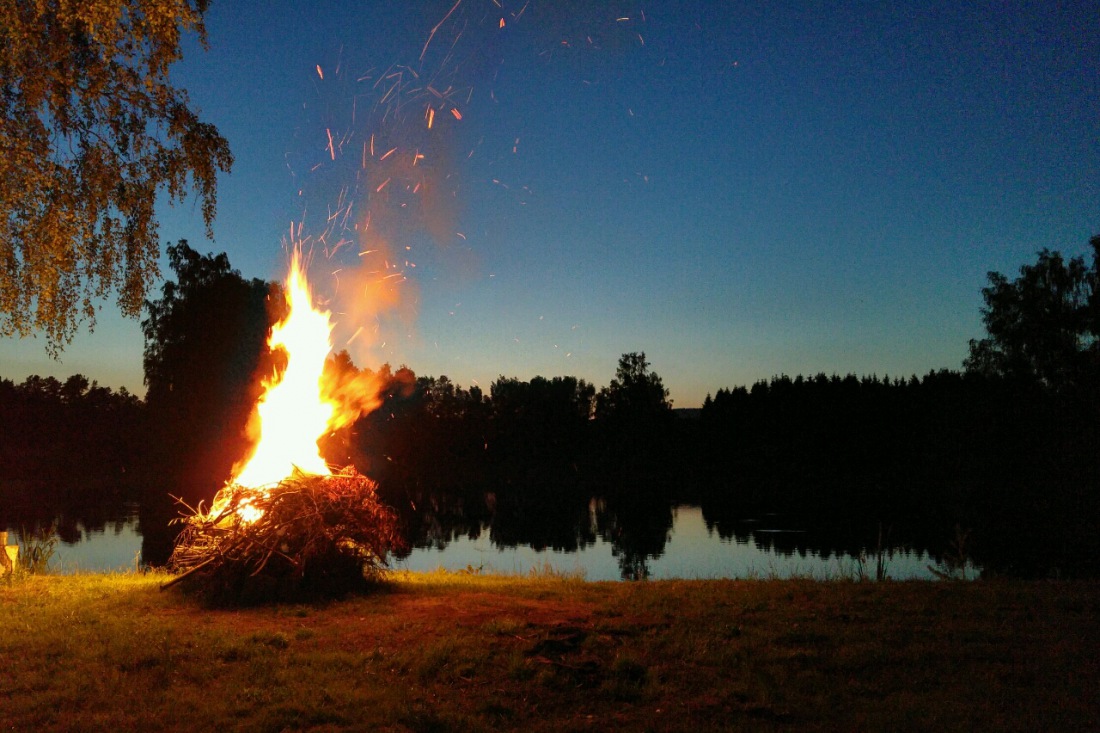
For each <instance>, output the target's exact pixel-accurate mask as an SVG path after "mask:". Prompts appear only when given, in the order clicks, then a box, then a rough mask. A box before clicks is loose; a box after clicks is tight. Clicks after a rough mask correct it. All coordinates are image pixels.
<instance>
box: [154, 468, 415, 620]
mask: <svg viewBox="0 0 1100 733" xmlns="http://www.w3.org/2000/svg"><path fill="white" fill-rule="evenodd" d="M376 489H377V485H376V484H375V483H374V482H373V481H371V480H370V479H368V478H367V477H365V476H362V475H360V474H358V473H357V472H356V471H355V469H354V468H351V467H348V468H345V469H343V470H342V471H340V472H338V473H336V474H333V475H319V474H309V473H302V472H299V471H296V472H295V473H294V474H292V475H291V476H289V477H288V478H285V479H283V480H282V481H280V482H278V484H275V485H273V486H268V487H264V488H259V489H255V488H249V487H245V486H240V485H237V484H229V485H227V486H226V487H225V488H223V489H222V490H221V491H220V492H219V493H218V495H217V496H216V497H215V500H214V504H213V507H212V508H211V510H210V511H209V513H206V512H203V511H202V507H201V506H200V507H199V509H197V510H194V513H193V514H192V515H191V516H185V517H181V518H180V519H178V520H176V521H177V522H181V523H182V524H184V529H183V531H182V532H181V533H180V536H179V538H178V539H177V540H176V547H175V550H174V551H173V552H172V556H171V557H170V558H169V561H168V566H169V569H170V570H172V571H174V572H177V573H179V574H178V575H177V576H176V577H174V578H172V579H171V580H169V581H168V582H166V583H165V584H164V585H163V586H162V587H164V588H167V587H169V586H172V585H175V584H177V583H182V584H184V585H185V587H186V586H190V587H194V588H196V589H197V590H198V591H199V592H200V593H201V594H202V595H204V596H206V597H207V598H209V599H211V600H214V601H223V602H240V601H258V600H273V599H283V598H288V597H296V596H303V595H305V596H308V595H332V594H338V593H344V592H349V591H353V590H357V589H361V588H363V587H365V586H366V584H367V583H369V581H370V580H372V579H375V578H377V576H378V575H379V574H380V573H381V572H382V571H383V569H384V568H385V566H386V556H387V554H388V553H389V551H390V550H393V549H397V548H398V547H400V546H401V545H402V544H403V541H402V540H401V538H400V537H399V535H398V534H397V531H396V528H397V517H396V514H395V512H394V511H393V509H391V508H390V507H388V506H386V505H384V504H383V503H381V502H380V501H379V499H378V496H377V493H376Z"/></svg>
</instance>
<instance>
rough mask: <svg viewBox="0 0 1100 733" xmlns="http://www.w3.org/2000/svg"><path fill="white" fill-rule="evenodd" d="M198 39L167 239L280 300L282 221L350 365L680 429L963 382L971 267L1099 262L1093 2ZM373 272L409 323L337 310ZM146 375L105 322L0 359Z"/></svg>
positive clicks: (595, 6)
mask: <svg viewBox="0 0 1100 733" xmlns="http://www.w3.org/2000/svg"><path fill="white" fill-rule="evenodd" d="M206 20H207V27H208V32H209V46H210V48H209V50H208V51H206V52H203V51H202V50H201V49H200V48H199V46H198V44H197V43H196V42H195V39H194V38H191V39H188V41H187V42H186V44H185V48H184V60H183V61H182V62H180V63H179V64H177V65H176V66H175V67H174V70H173V81H174V82H175V83H176V84H177V85H179V86H182V87H184V88H185V89H187V90H188V92H189V95H190V98H191V101H192V103H193V105H194V106H195V107H197V108H198V109H199V110H200V112H201V116H202V118H203V119H204V120H205V121H208V122H211V123H213V124H214V125H215V126H217V127H218V129H219V130H220V132H221V133H222V134H223V135H224V136H225V137H226V138H227V139H228V141H229V143H230V146H231V148H232V151H233V153H234V155H235V157H236V162H235V164H234V166H233V170H232V172H231V173H230V174H228V175H223V176H222V177H221V178H220V179H219V190H218V194H219V201H218V218H217V221H216V222H215V226H214V234H215V241H213V242H211V241H209V240H207V239H206V238H205V235H204V233H203V227H202V221H201V216H200V215H199V211H198V206H197V203H196V202H197V199H196V198H195V197H193V196H192V197H189V198H188V199H187V200H185V201H184V202H183V203H182V204H180V205H177V206H175V207H169V206H168V202H167V201H165V202H164V204H163V205H162V206H160V208H159V212H160V223H161V228H160V235H161V240H162V242H163V243H164V244H168V243H171V242H174V241H176V240H178V239H187V240H188V241H189V242H190V244H191V246H192V247H193V248H195V249H197V250H199V251H200V252H203V253H206V252H215V253H217V252H223V251H224V252H226V253H227V254H228V256H229V259H230V262H231V263H232V265H233V267H234V268H235V269H238V270H240V271H241V273H242V275H244V276H245V277H250V278H251V277H261V278H265V279H275V280H281V279H283V277H284V276H285V273H286V268H287V262H288V256H287V247H288V232H289V231H290V227H291V223H292V222H294V226H295V227H298V226H300V232H301V237H302V239H303V240H304V241H305V242H306V243H307V245H309V244H312V245H313V260H312V267H311V269H310V276H311V279H312V281H313V283H314V287H315V290H316V295H317V298H318V299H319V300H320V301H323V302H325V303H328V305H329V307H331V308H332V309H333V310H334V312H336V314H337V315H336V316H335V319H336V320H337V321H338V326H337V330H336V332H335V337H336V348H337V349H340V348H347V349H348V350H349V351H350V352H351V354H352V357H353V359H354V360H355V362H356V363H357V364H358V365H359V366H366V367H371V368H375V367H377V366H378V365H380V364H381V363H382V362H389V363H390V364H392V365H393V366H394V367H395V368H396V367H397V366H398V365H400V364H407V365H408V366H409V367H411V368H412V369H413V371H415V372H416V373H417V374H418V375H434V376H439V375H447V376H448V377H450V378H451V380H452V381H454V382H457V383H459V384H461V385H463V386H469V385H471V384H475V383H476V384H478V385H480V386H482V387H483V388H484V389H486V391H487V390H488V388H489V386H490V384H491V383H492V382H493V380H495V379H496V378H497V377H498V376H500V375H504V376H516V377H519V378H520V379H530V378H531V377H533V376H535V375H543V376H547V377H553V376H562V375H574V376H577V377H580V378H583V379H587V380H589V381H590V382H592V383H594V384H595V385H596V386H597V387H600V386H604V385H606V384H607V383H608V382H609V381H610V380H611V379H612V378H613V377H614V372H615V367H616V364H617V361H618V358H619V356H620V355H621V354H623V353H624V352H630V351H644V352H645V353H646V355H647V357H648V359H649V361H650V362H651V364H652V368H653V369H654V370H655V371H656V372H657V373H658V374H660V375H661V377H662V378H663V380H664V382H665V386H666V387H668V388H669V389H670V391H671V397H672V399H673V401H674V406H676V407H696V406H698V405H700V404H701V403H702V401H703V399H704V397H705V396H706V394H707V393H713V392H715V391H716V390H718V389H719V388H721V387H734V386H739V385H751V384H752V383H753V382H755V381H757V380H760V379H767V378H770V377H772V376H773V375H777V374H789V375H791V376H793V375H795V374H804V375H810V374H815V373H818V372H825V373H827V374H832V373H837V374H842V375H843V374H847V373H856V374H860V375H863V374H877V375H878V376H880V377H881V376H883V375H885V374H888V375H890V376H891V377H908V376H909V375H911V374H917V375H922V374H925V373H927V372H928V371H929V370H931V369H940V368H950V369H958V368H960V367H961V363H962V360H963V358H964V357H965V356H966V353H967V341H968V340H969V339H971V338H980V337H981V336H982V334H983V332H982V326H981V318H980V312H979V309H980V308H981V306H982V298H981V288H982V287H983V286H984V285H985V284H986V273H987V271H989V270H998V271H1001V272H1004V273H1006V274H1009V275H1010V276H1014V275H1015V274H1016V273H1017V272H1018V270H1019V268H1020V266H1021V265H1023V264H1027V263H1030V262H1033V261H1034V260H1035V254H1036V252H1037V251H1038V250H1040V249H1042V248H1044V247H1046V248H1050V249H1058V250H1061V251H1062V252H1063V253H1064V254H1066V255H1079V254H1084V253H1085V251H1086V249H1087V244H1088V239H1089V237H1090V236H1091V235H1094V234H1100V3H1097V2H1069V3H1059V2H1050V1H1044V2H1035V3H1023V2H982V3H960V2H955V1H954V0H953V1H951V2H942V3H939V2H936V3H933V2H905V3H869V2H866V3H865V2H857V3H821V2H790V3H757V2H745V3H741V2H686V1H685V2H674V1H671V0H669V1H665V2H655V1H654V2H635V1H627V2H553V1H551V0H529V2H526V1H524V0H520V1H514V0H499V2H498V1H497V0H459V2H458V4H457V5H456V4H455V0H442V2H435V1H434V0H433V1H431V2H384V3H380V2H360V3H354V2H339V3H337V2H310V3H290V2H270V0H264V1H262V2H261V1H255V2H253V1H249V0H234V1H233V2H229V1H228V0H215V1H214V2H213V3H212V6H211V8H210V11H209V12H208V14H207V16H206ZM502 21H503V27H502ZM433 29H434V33H433ZM429 87H431V88H430V89H429ZM429 107H431V108H432V112H431V113H430V114H432V115H434V117H433V120H432V121H433V125H432V128H431V129H430V130H429V129H428V125H427V116H428V114H429V112H428V108H429ZM372 135H374V136H375V145H374V150H373V153H372V152H371V150H370V140H371V136H372ZM330 140H331V143H330ZM390 148H396V149H397V150H396V151H395V152H394V153H393V154H391V156H390V158H389V159H386V160H383V159H382V157H383V156H384V155H385V153H386V151H387V150H389V149H390ZM417 154H422V155H423V156H424V157H423V158H416V157H415V156H416V155H417ZM399 160H400V161H404V162H403V163H401V164H400V165H396V164H395V163H396V162H397V161H399ZM413 160H415V161H416V167H415V169H414V167H413V166H412V161H413ZM364 162H365V163H366V166H365V167H364ZM418 183H419V184H421V185H420V188H419V189H417V187H416V184H418ZM349 207H350V208H349ZM330 214H331V215H332V216H331V217H330ZM368 216H369V217H370V218H369V223H368ZM297 231H298V230H296V233H297ZM341 242H344V244H341ZM334 250H335V251H334ZM362 252H368V254H360V253H362ZM383 259H384V260H385V261H386V262H383ZM387 264H388V267H387V266H386V265H387ZM162 269H163V270H164V274H165V275H170V274H171V273H170V272H169V271H168V269H167V266H166V263H165V265H164V266H163V268H162ZM333 273H336V274H335V275H334V274H333ZM383 275H391V276H392V277H391V278H390V279H389V280H387V281H386V282H387V283H388V284H391V285H392V286H393V288H395V290H394V291H393V292H395V293H396V295H397V296H398V297H399V299H400V304H399V305H398V307H396V308H393V309H390V310H386V311H383V312H377V313H376V312H374V311H373V310H367V311H363V310H362V309H359V308H353V307H352V305H351V304H350V301H349V300H347V299H346V297H345V296H346V295H347V294H348V292H349V291H351V290H352V289H353V287H352V285H351V283H354V282H359V283H360V284H362V283H365V282H368V281H369V279H370V278H371V277H382V276H383ZM153 295H154V297H156V296H159V285H158V289H157V291H156V292H155V293H154V294H153ZM360 328H362V330H361V331H360ZM353 336H354V338H353ZM349 339H352V340H351V341H350V343H349ZM142 346H143V341H142V334H141V329H140V324H139V322H137V321H126V320H123V319H122V318H121V316H119V315H118V314H117V308H116V307H115V305H114V303H113V302H111V301H108V302H105V303H104V308H103V311H102V314H101V316H100V322H99V325H98V327H97V328H96V330H95V332H94V333H93V334H88V333H87V332H86V329H85V330H84V332H82V333H81V335H80V336H78V337H77V339H76V340H75V341H74V342H73V343H72V344H70V345H69V346H68V347H67V348H66V350H65V352H64V353H63V355H62V358H61V361H60V363H58V362H54V361H52V360H50V359H49V358H48V357H47V355H46V353H45V347H44V341H43V339H42V338H41V337H39V338H37V339H33V338H27V339H22V340H19V339H4V340H0V376H2V377H5V378H9V379H14V380H15V381H17V382H21V381H22V380H23V379H24V378H25V377H26V376H27V375H29V374H42V375H47V374H54V375H56V376H58V377H59V378H64V377H66V376H68V375H70V374H74V373H82V374H84V375H85V376H87V377H89V378H90V379H94V380H98V381H99V383H100V384H101V385H105V386H110V387H113V388H118V387H121V386H125V387H127V388H128V389H130V390H131V391H135V392H138V393H144V388H143V386H142V371H141V352H142Z"/></svg>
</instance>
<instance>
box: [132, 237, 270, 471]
mask: <svg viewBox="0 0 1100 733" xmlns="http://www.w3.org/2000/svg"><path fill="white" fill-rule="evenodd" d="M168 261H169V265H170V266H171V268H172V270H173V271H174V272H175V273H176V281H174V282H173V281H171V280H169V281H167V282H165V283H164V285H163V288H162V297H161V298H160V299H158V300H155V301H147V302H146V303H145V308H146V312H147V314H148V317H147V318H146V319H145V320H144V321H142V324H141V326H142V329H143V330H144V332H145V355H144V367H145V384H146V386H147V388H148V389H147V392H146V396H145V399H146V404H147V405H148V408H149V411H150V417H151V418H152V420H153V421H154V422H155V424H156V430H155V432H157V433H158V434H161V435H160V437H159V438H158V437H156V436H151V437H153V438H154V439H155V440H156V443H157V447H158V449H159V451H160V459H161V461H162V462H163V463H164V464H165V465H166V466H171V465H173V464H177V463H179V464H181V465H186V466H187V467H188V471H192V472H193V471H198V472H199V474H198V475H196V476H195V477H194V478H193V479H192V480H193V481H195V482H196V483H199V482H209V481H215V482H216V483H220V482H221V481H224V480H225V479H227V478H228V472H229V470H230V469H231V468H232V465H233V463H234V461H236V460H238V459H239V458H240V457H241V456H242V455H243V454H244V452H245V448H246V443H245V442H244V440H245V426H246V424H247V421H248V418H249V415H250V414H251V412H252V410H253V408H254V406H255V404H256V400H257V399H258V397H259V395H260V393H261V391H262V387H261V385H260V379H261V376H265V375H267V374H270V373H271V370H272V368H273V364H272V359H273V358H274V357H273V355H272V353H271V352H270V350H269V349H268V347H267V337H268V334H269V331H270V327H271V324H272V323H274V322H276V321H278V320H280V319H282V318H283V317H285V311H286V303H285V300H284V299H283V298H282V297H272V296H273V295H280V294H281V291H280V290H279V286H278V285H277V284H276V283H268V282H265V281H263V280H261V279H259V278H253V279H251V280H245V279H244V278H243V277H241V274H240V273H239V272H238V271H236V270H233V269H232V268H231V267H230V265H229V258H228V257H227V256H226V255H225V253H222V254H219V255H217V256H215V255H213V254H206V255H200V254H199V253H198V252H196V251H195V250H193V249H191V247H190V246H188V244H187V242H186V241H184V240H180V241H179V242H177V243H176V244H174V245H170V246H169V247H168ZM219 477H220V478H219Z"/></svg>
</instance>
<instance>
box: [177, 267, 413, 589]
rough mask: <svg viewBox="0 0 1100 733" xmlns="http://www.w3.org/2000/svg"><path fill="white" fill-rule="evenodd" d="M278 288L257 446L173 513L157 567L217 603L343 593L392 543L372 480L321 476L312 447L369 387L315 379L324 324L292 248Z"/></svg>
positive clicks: (388, 516)
mask: <svg viewBox="0 0 1100 733" xmlns="http://www.w3.org/2000/svg"><path fill="white" fill-rule="evenodd" d="M286 294H287V306H288V315H287V317H286V319H285V320H284V321H282V322H281V323H279V324H277V325H276V326H275V327H274V328H273V329H272V333H271V338H270V339H269V341H268V344H269V346H270V348H271V349H273V350H275V349H279V350H282V351H284V352H285V353H286V357H287V359H286V366H285V368H284V369H283V370H282V371H281V372H280V373H278V374H274V375H272V376H271V378H270V379H269V380H268V381H267V382H266V383H265V388H266V389H265V392H264V394H263V396H262V397H261V398H260V401H259V403H258V404H257V406H256V408H257V409H256V418H257V419H256V420H255V422H254V424H253V425H251V426H250V428H252V429H253V430H254V431H255V436H254V437H255V438H256V445H255V447H254V449H253V451H252V454H251V456H250V457H249V458H248V459H247V460H246V461H244V462H243V464H242V465H241V466H240V467H239V469H237V470H235V471H234V476H233V478H231V479H230V480H229V481H228V482H227V483H226V485H225V486H224V487H222V489H221V490H219V491H218V493H217V495H216V496H215V497H214V501H213V503H212V504H211V507H210V509H209V510H203V508H202V505H201V504H200V505H199V507H198V508H197V509H190V507H188V509H190V514H189V515H185V516H183V517H181V518H180V519H178V520H176V521H177V522H180V523H182V524H183V525H184V528H183V531H182V532H181V533H180V535H179V537H178V539H177V540H176V547H175V549H174V550H173V552H172V556H171V557H170V558H169V562H168V565H169V569H170V570H173V571H175V572H177V573H178V575H177V576H176V577H175V578H172V579H171V580H169V581H168V582H167V583H165V584H164V586H163V587H165V588H167V587H169V586H172V585H175V584H177V583H185V584H187V585H191V586H195V587H197V588H198V589H199V590H200V591H201V592H203V593H204V594H206V595H208V596H211V597H213V598H215V599H219V600H226V601H238V600H247V599H257V600H262V599H268V598H271V599H274V598H286V597H288V596H292V595H298V594H301V593H312V594H315V593H323V594H332V593H334V592H336V593H339V592H345V591H349V590H354V589H356V588H359V587H361V586H363V585H364V584H365V583H367V582H369V581H370V580H372V579H374V578H376V577H377V576H378V574H379V573H380V572H381V571H382V569H383V568H384V567H385V565H386V556H387V554H388V553H389V551H390V550H392V549H397V548H398V547H400V546H401V544H402V540H401V538H400V537H399V536H398V534H397V531H396V526H397V517H396V514H395V512H394V511H393V510H392V509H391V508H389V507H387V506H385V505H384V504H383V503H381V502H380V501H379V499H378V486H377V485H376V484H375V483H374V482H373V481H371V480H370V479H369V478H367V477H365V476H362V475H360V474H359V473H357V472H356V470H355V469H354V468H351V467H348V468H344V469H343V470H341V471H338V472H337V473H335V474H333V473H331V472H330V470H329V467H328V465H327V464H326V463H325V461H324V459H323V458H322V457H321V455H320V452H319V450H318V447H317V439H318V437H319V436H321V435H323V434H325V433H327V432H329V431H331V430H334V429H337V428H338V427H340V426H341V425H345V424H348V423H350V422H352V421H354V419H355V418H356V417H357V416H358V415H360V414H361V413H362V412H365V411H368V410H370V409H373V408H374V407H375V406H377V403H378V400H377V388H376V385H374V384H373V383H370V382H364V383H363V384H352V383H344V384H340V385H336V386H334V385H330V384H328V383H326V379H325V375H324V363H325V358H326V355H327V354H328V353H329V351H330V349H331V346H332V344H331V342H330V332H331V330H332V325H331V322H330V320H329V314H328V313H327V312H325V311H321V310H317V309H315V308H314V307H313V304H312V297H311V295H310V291H309V287H308V284H307V283H306V281H305V276H304V273H303V272H302V268H301V266H300V261H299V259H298V256H297V252H296V253H295V257H294V259H293V262H292V263H291V270H290V274H289V276H288V278H287V288H286ZM334 392H338V393H339V395H340V398H339V399H336V398H334V397H333V393H334Z"/></svg>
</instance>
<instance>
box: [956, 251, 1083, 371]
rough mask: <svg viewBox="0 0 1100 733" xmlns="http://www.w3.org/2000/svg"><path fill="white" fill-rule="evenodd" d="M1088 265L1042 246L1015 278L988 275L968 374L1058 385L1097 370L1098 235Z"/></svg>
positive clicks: (972, 345) (971, 347)
mask: <svg viewBox="0 0 1100 733" xmlns="http://www.w3.org/2000/svg"><path fill="white" fill-rule="evenodd" d="M1089 243H1090V245H1091V246H1092V249H1093V263H1092V267H1091V268H1089V266H1088V265H1086V263H1085V260H1084V258H1083V257H1074V258H1072V259H1070V260H1069V261H1068V262H1067V261H1066V260H1065V259H1063V257H1062V255H1061V254H1060V253H1059V252H1051V251H1049V250H1046V249H1044V250H1043V251H1042V252H1040V253H1039V258H1038V260H1037V261H1036V263H1035V264H1034V265H1024V266H1023V267H1021V268H1020V276H1019V277H1018V278H1016V279H1015V280H1013V281H1009V279H1008V278H1007V277H1005V276H1004V275H1002V274H1001V273H999V272H990V273H989V287H986V288H983V289H982V297H983V298H984V300H985V307H984V308H983V309H982V321H983V323H984V324H985V329H986V332H987V333H988V337H987V338H984V339H981V340H971V342H970V356H969V357H968V358H967V359H966V361H965V362H964V366H965V368H966V370H967V371H969V372H975V373H980V374H986V375H994V376H1004V377H1010V378H1014V379H1022V380H1025V381H1035V382H1038V383H1040V384H1042V385H1044V386H1046V387H1050V388H1052V389H1055V390H1064V389H1067V388H1071V387H1074V386H1081V385H1082V384H1083V383H1087V382H1089V381H1090V380H1095V379H1096V378H1097V376H1098V375H1100V236H1095V237H1093V238H1092V239H1091V240H1090V242H1089Z"/></svg>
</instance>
